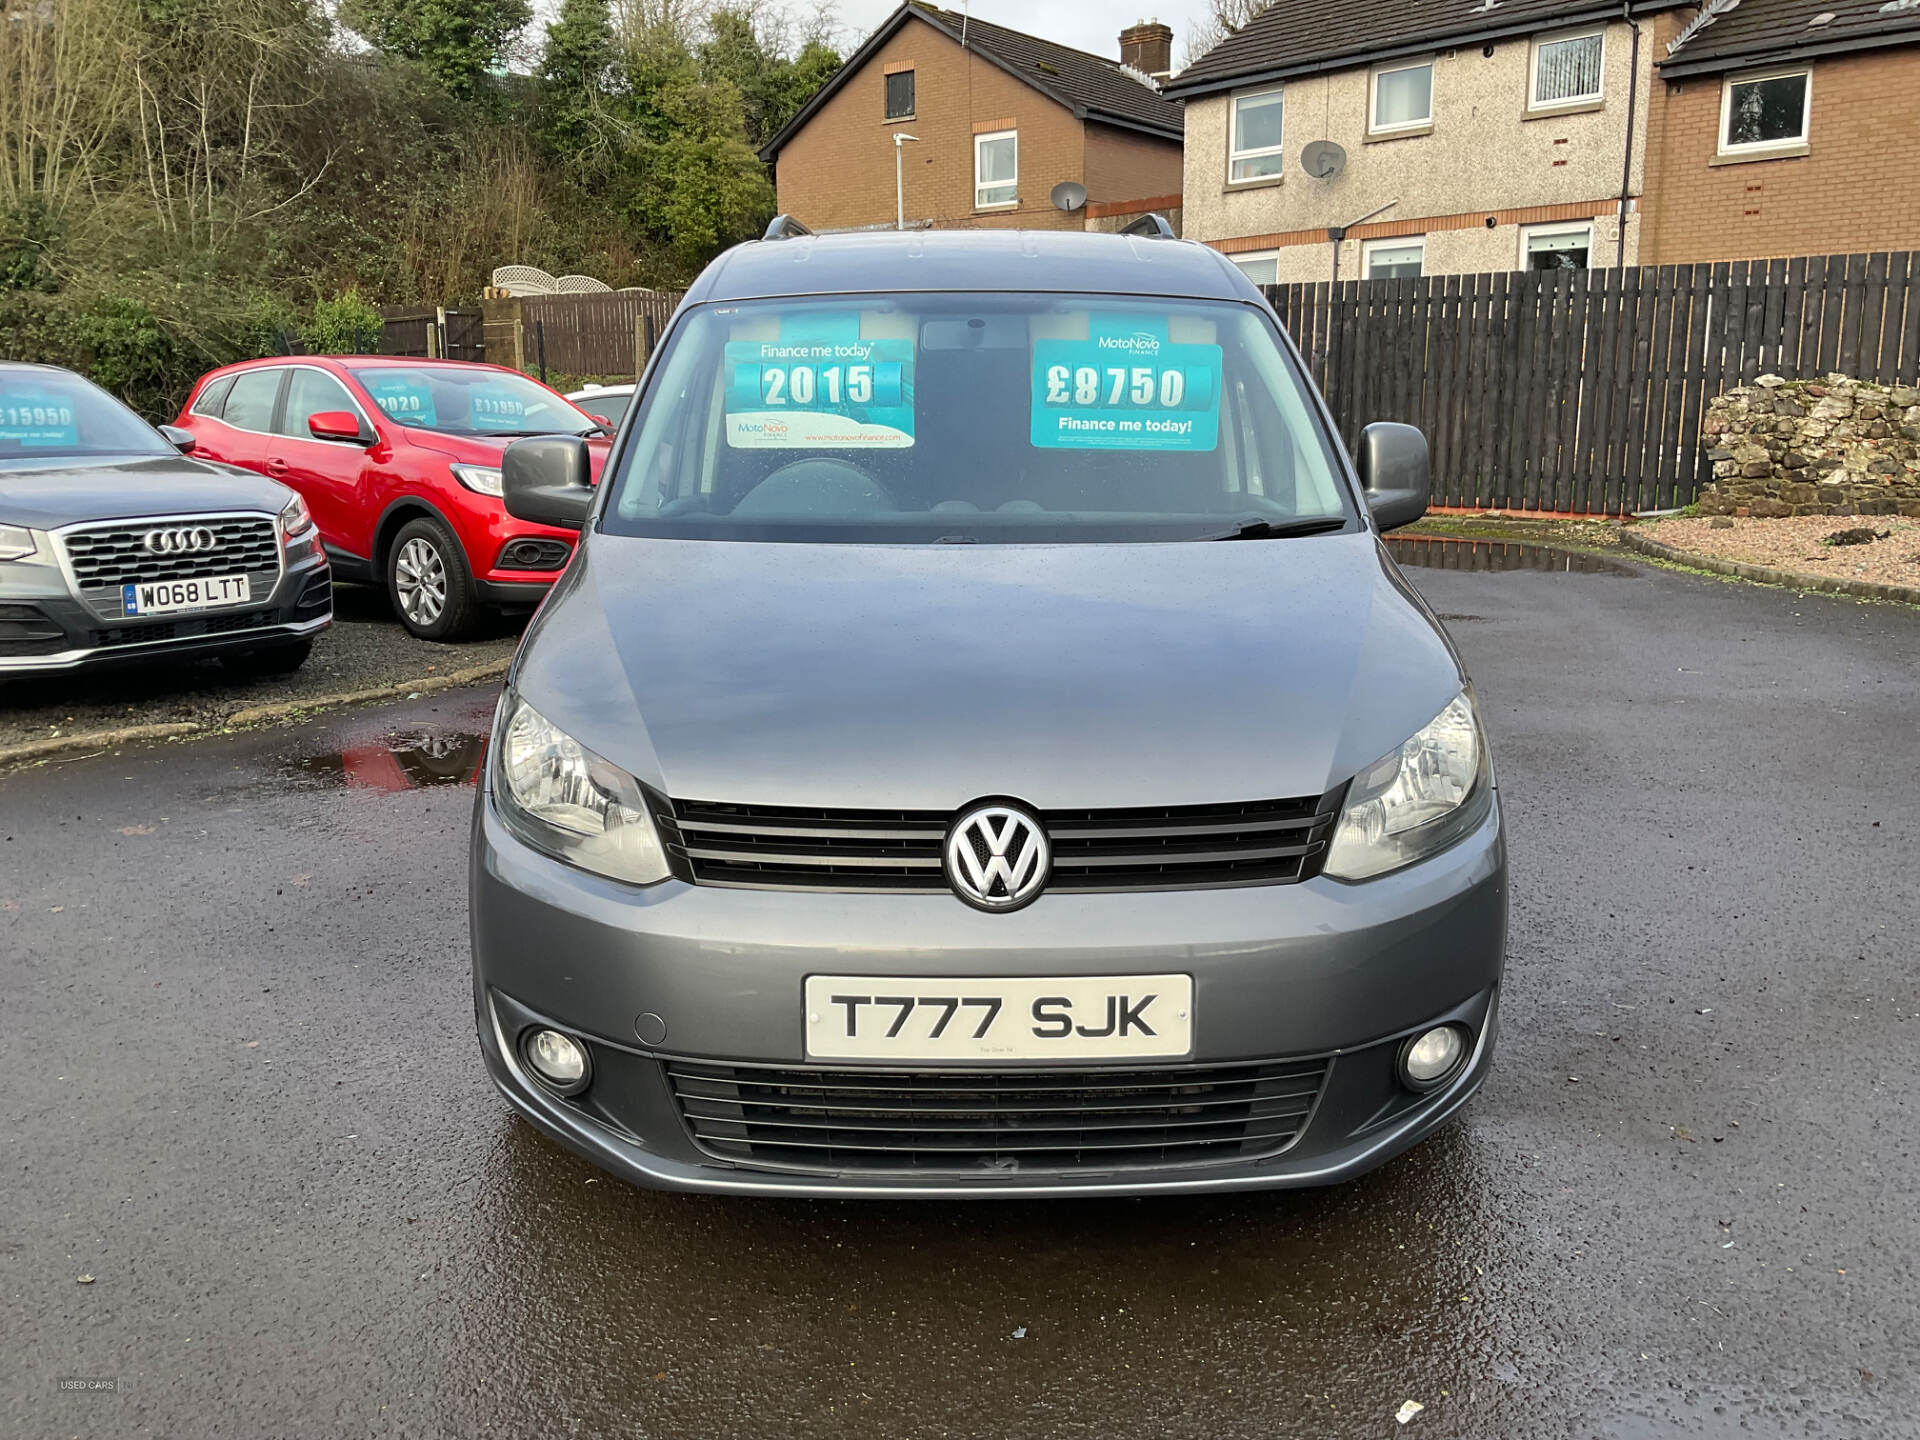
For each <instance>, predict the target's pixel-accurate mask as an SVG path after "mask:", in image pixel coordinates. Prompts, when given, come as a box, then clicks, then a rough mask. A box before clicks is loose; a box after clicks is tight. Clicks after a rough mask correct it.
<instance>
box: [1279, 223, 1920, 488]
mask: <svg viewBox="0 0 1920 1440" xmlns="http://www.w3.org/2000/svg"><path fill="white" fill-rule="evenodd" d="M1266 293H1267V296H1268V298H1269V299H1270V300H1271V301H1272V302H1273V306H1274V309H1275V310H1276V311H1277V312H1278V314H1279V316H1280V319H1281V322H1282V323H1283V324H1285V325H1286V327H1287V329H1288V331H1289V332H1290V333H1291V334H1292V336H1293V338H1294V340H1295V342H1296V343H1297V344H1298V345H1299V347H1300V350H1301V353H1302V354H1303V355H1305V356H1306V359H1307V364H1308V366H1309V367H1310V369H1311V370H1312V373H1313V378H1314V380H1315V381H1316V382H1317V383H1318V384H1319V386H1320V387H1321V390H1322V391H1323V392H1324V393H1325V395H1326V397H1327V402H1328V404H1329V405H1330V406H1331V408H1332V410H1333V413H1334V416H1335V418H1336V419H1337V420H1338V422H1339V425H1340V429H1341V433H1342V434H1343V435H1344V436H1345V437H1346V440H1347V442H1348V444H1352V443H1353V442H1354V440H1355V439H1356V438H1357V437H1358V435H1359V433H1360V430H1361V429H1362V427H1364V426H1365V425H1367V424H1368V423H1370V422H1371V421H1375V420H1399V421H1404V422H1406V423H1407V424H1411V425H1418V426H1420V428H1421V429H1423V430H1424V431H1426V433H1427V439H1428V442H1429V443H1430V444H1431V446H1432V447H1433V458H1434V467H1433V469H1434V503H1435V504H1438V505H1461V506H1487V507H1500V508H1510V509H1527V510H1548V511H1574V512H1580V513H1592V514H1605V515H1615V514H1621V513H1624V512H1628V511H1633V510H1655V509H1666V508H1668V507H1670V506H1675V505H1684V504H1686V503H1687V502H1689V501H1690V500H1692V499H1693V497H1694V495H1695V493H1696V491H1697V490H1698V488H1699V486H1700V485H1702V484H1704V483H1705V482H1706V480H1707V479H1708V478H1709V475H1710V466H1709V465H1708V462H1707V460H1706V454H1705V447H1703V446H1702V445H1701V444H1700V422H1701V419H1702V417H1703V415H1704V413H1705V410H1706V404H1707V401H1708V400H1710V399H1712V398H1713V397H1714V396H1716V395H1718V394H1720V393H1721V392H1722V391H1723V390H1725V389H1728V388H1731V387H1732V386H1734V385H1738V384H1745V383H1747V382H1750V381H1752V380H1753V379H1755V378H1756V377H1758V376H1760V375H1764V374H1767V373H1769V372H1771V373H1773V374H1777V375H1784V376H1786V377H1788V378H1790V379H1794V378H1807V377H1810V376H1814V375H1820V374H1825V373H1827V372H1829V371H1836V370H1837V371H1840V372H1842V373H1843V374H1847V375H1852V376H1856V377H1858V378H1860V379H1869V380H1877V381H1880V382H1881V383H1883V384H1892V383H1907V384H1911V383H1914V382H1915V381H1916V379H1920V252H1917V253H1894V254H1887V253H1881V254H1875V255H1828V256H1816V257H1810V258H1804V257H1803V258H1800V259H1794V260H1753V261H1745V260H1740V261H1732V262H1727V261H1721V262H1718V263H1715V264H1711V265H1662V266H1658V267H1654V266H1643V267H1640V268H1638V269H1629V270H1544V271H1517V272H1514V273H1511V274H1504V275H1445V276H1439V275H1436V276H1429V277H1427V278H1425V279H1420V280H1360V281H1355V280H1347V281H1342V282H1341V283H1339V284H1338V285H1334V284H1330V283H1325V282H1323V283H1320V284H1302V285H1278V286H1269V287H1267V292H1266Z"/></svg>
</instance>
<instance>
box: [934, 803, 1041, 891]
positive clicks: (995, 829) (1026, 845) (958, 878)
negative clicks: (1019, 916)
mask: <svg viewBox="0 0 1920 1440" xmlns="http://www.w3.org/2000/svg"><path fill="white" fill-rule="evenodd" d="M946 861H947V883H948V884H949V885H951V886H952V887H953V893H954V894H956V895H958V896H959V897H960V898H961V899H962V900H964V901H966V902H967V904H969V905H971V906H973V907H974V908H975V909H977V910H995V911H1000V910H1018V909H1019V908H1020V907H1021V906H1022V905H1025V904H1027V903H1028V902H1029V901H1031V900H1033V899H1034V898H1035V897H1037V896H1038V895H1039V894H1040V891H1041V889H1042V888H1043V887H1044V886H1045V885H1046V883H1047V875H1048V873H1049V872H1050V871H1051V870H1052V868H1053V847H1052V846H1051V845H1049V844H1048V843H1047V832H1046V831H1045V830H1043V829H1041V827H1040V821H1039V818H1038V817H1037V816H1035V815H1034V814H1033V812H1032V811H1030V810H1025V809H1022V808H1021V807H1019V806H1017V805H1009V804H1003V803H1000V802H989V803H987V804H984V805H975V806H974V807H973V808H972V809H970V810H966V811H963V812H962V813H961V815H960V818H959V819H958V820H956V821H954V822H953V829H951V830H949V831H948V832H947V849H946Z"/></svg>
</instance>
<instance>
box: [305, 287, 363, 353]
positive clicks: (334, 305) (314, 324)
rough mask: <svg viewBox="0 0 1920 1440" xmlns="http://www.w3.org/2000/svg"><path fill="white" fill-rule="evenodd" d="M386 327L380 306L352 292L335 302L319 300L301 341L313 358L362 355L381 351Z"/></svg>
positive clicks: (344, 294)
mask: <svg viewBox="0 0 1920 1440" xmlns="http://www.w3.org/2000/svg"><path fill="white" fill-rule="evenodd" d="M383 329H384V324H383V322H382V320H381V318H380V310H379V307H378V306H376V305H373V304H371V303H370V302H368V301H367V300H366V299H364V298H363V297H362V296H361V294H360V292H359V291H358V290H355V289H348V290H346V291H345V292H343V293H342V294H339V295H336V296H334V297H333V298H332V299H331V300H317V301H315V302H314V306H313V311H312V313H311V314H309V315H308V317H307V321H306V323H305V324H304V325H302V326H301V327H300V338H301V339H302V340H304V341H306V342H307V353H308V354H310V355H358V354H361V353H363V352H367V351H375V350H378V349H379V348H380V335H381V332H382V330H383Z"/></svg>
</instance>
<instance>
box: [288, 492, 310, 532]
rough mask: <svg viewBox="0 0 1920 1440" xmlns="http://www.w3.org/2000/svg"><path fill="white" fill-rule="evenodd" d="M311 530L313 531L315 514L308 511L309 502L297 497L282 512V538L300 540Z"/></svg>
mask: <svg viewBox="0 0 1920 1440" xmlns="http://www.w3.org/2000/svg"><path fill="white" fill-rule="evenodd" d="M311 529H313V512H312V511H311V510H309V509H307V502H306V501H305V500H303V499H301V498H300V497H299V496H298V495H296V496H294V497H293V498H292V499H291V500H289V501H288V502H287V504H286V508H285V509H284V510H282V511H281V512H280V534H281V537H282V538H283V539H287V540H298V539H299V538H300V537H301V536H302V535H304V534H306V533H307V532H308V531H309V530H311Z"/></svg>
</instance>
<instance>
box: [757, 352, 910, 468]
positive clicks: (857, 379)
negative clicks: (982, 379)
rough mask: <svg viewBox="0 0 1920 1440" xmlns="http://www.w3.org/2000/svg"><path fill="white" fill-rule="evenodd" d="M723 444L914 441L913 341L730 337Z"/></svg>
mask: <svg viewBox="0 0 1920 1440" xmlns="http://www.w3.org/2000/svg"><path fill="white" fill-rule="evenodd" d="M726 366H727V396H726V409H727V444H728V445H730V446H732V447H733V448H734V449H736V450H836V449H840V450H898V449H905V448H907V447H909V446H911V445H912V444H913V342H912V341H911V340H903V339H889V340H860V339H820V340H786V339H782V340H779V341H771V340H769V341H733V342H730V343H729V344H728V345H727V348H726Z"/></svg>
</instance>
